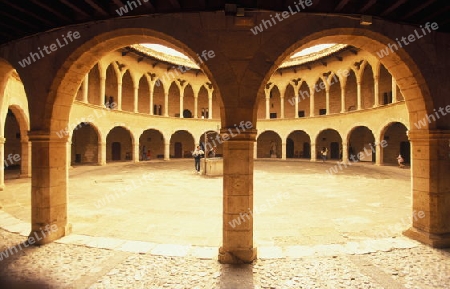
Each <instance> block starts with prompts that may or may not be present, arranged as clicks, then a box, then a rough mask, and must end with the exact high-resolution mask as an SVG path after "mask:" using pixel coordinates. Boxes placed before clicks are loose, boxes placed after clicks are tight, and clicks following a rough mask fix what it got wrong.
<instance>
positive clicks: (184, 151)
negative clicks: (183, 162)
mask: <svg viewBox="0 0 450 289" xmlns="http://www.w3.org/2000/svg"><path fill="white" fill-rule="evenodd" d="M194 148H195V141H194V137H193V136H192V134H191V133H190V132H188V131H186V130H178V131H176V132H174V133H173V134H172V136H171V137H170V158H190V157H192V153H191V152H192V151H193V150H194Z"/></svg>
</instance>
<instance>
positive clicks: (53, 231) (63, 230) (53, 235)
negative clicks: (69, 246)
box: [28, 224, 72, 245]
mask: <svg viewBox="0 0 450 289" xmlns="http://www.w3.org/2000/svg"><path fill="white" fill-rule="evenodd" d="M55 226H56V228H55ZM71 233H72V224H67V225H65V226H63V227H61V226H58V225H56V224H53V225H51V226H48V227H47V229H46V228H41V229H39V230H32V231H31V233H30V234H29V235H28V242H30V239H33V240H34V242H33V243H34V244H36V245H44V244H48V243H51V242H53V241H55V240H58V239H60V238H62V237H64V236H67V235H70V234H71ZM33 243H31V242H30V244H33Z"/></svg>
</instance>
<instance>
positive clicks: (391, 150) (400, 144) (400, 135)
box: [381, 122, 411, 165]
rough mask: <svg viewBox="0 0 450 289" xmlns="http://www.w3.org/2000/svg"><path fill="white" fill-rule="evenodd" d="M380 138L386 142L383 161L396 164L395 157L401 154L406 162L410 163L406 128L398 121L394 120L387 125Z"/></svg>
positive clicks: (409, 146) (409, 147) (409, 148)
mask: <svg viewBox="0 0 450 289" xmlns="http://www.w3.org/2000/svg"><path fill="white" fill-rule="evenodd" d="M381 139H383V140H385V141H386V142H387V146H386V147H385V148H384V150H383V163H384V164H390V165H396V164H397V163H398V162H397V157H398V155H399V154H401V155H402V157H403V159H404V160H405V163H406V164H410V163H411V145H410V142H409V139H408V128H407V127H406V126H405V125H404V124H402V123H400V122H394V123H391V124H389V125H387V126H386V127H385V129H384V132H383V133H382V134H381Z"/></svg>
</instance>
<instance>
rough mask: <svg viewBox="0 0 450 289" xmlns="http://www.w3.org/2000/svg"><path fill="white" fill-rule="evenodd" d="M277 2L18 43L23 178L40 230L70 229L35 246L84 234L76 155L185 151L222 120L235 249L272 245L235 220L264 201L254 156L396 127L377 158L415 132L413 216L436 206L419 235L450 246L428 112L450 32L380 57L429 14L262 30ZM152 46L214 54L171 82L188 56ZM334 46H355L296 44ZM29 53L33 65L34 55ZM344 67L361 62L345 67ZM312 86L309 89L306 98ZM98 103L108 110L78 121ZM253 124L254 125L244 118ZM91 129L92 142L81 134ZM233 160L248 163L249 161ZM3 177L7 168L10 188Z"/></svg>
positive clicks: (440, 140)
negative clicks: (75, 218) (150, 47)
mask: <svg viewBox="0 0 450 289" xmlns="http://www.w3.org/2000/svg"><path fill="white" fill-rule="evenodd" d="M313 2H314V1H313ZM143 6H144V5H143ZM137 9H138V8H136V10H137ZM271 13H273V12H272V11H260V12H258V13H255V14H252V13H251V12H249V13H248V14H247V13H246V17H247V18H248V19H247V18H242V19H243V20H246V21H240V19H239V17H235V16H228V15H226V13H223V11H213V12H204V11H200V12H196V13H182V12H180V13H175V14H164V13H163V14H158V15H154V16H152V17H148V16H146V15H143V16H134V17H119V18H111V19H105V20H101V21H95V22H89V23H80V24H74V25H71V26H70V27H58V28H57V29H54V30H50V31H45V32H44V31H41V32H40V33H38V34H35V35H31V36H28V37H24V38H21V39H15V40H14V41H10V42H8V43H4V44H3V45H2V46H1V47H0V76H1V77H2V79H1V82H0V83H1V85H0V97H2V102H1V107H0V109H1V117H2V118H1V119H2V120H5V119H7V118H8V117H12V115H11V113H12V114H13V115H14V116H15V118H16V119H17V122H18V127H17V131H18V132H17V136H18V137H19V138H20V141H17V140H16V143H15V148H14V149H15V150H20V151H21V154H20V156H21V175H22V176H25V177H31V182H32V189H31V196H32V197H31V200H32V205H31V207H32V211H31V214H32V228H31V232H30V236H31V235H33V234H35V233H39V232H40V228H41V227H43V226H46V225H51V226H56V227H57V231H56V232H54V233H53V234H50V235H46V236H45V238H42V240H37V242H36V243H38V244H45V243H49V242H52V241H55V240H57V239H59V238H61V237H63V236H66V235H68V234H70V224H69V223H68V210H67V206H68V201H67V183H68V170H69V166H70V164H71V163H76V162H77V163H82V162H87V163H97V164H99V165H105V164H106V163H107V162H109V161H112V160H125V159H128V160H132V161H134V162H138V161H139V155H140V154H139V150H140V147H141V146H142V145H146V147H147V148H149V150H150V151H151V157H155V158H158V157H159V158H163V159H165V160H169V159H170V158H172V157H185V156H186V152H189V151H190V150H192V149H193V146H194V144H195V143H198V142H200V141H202V135H203V134H204V132H207V131H215V130H216V127H217V126H219V128H220V136H221V137H222V139H223V136H225V135H226V134H233V137H229V139H228V140H226V141H224V142H223V143H221V144H220V148H219V150H218V153H219V154H220V155H222V156H223V160H224V165H223V224H224V226H223V239H222V244H221V248H220V250H219V252H218V255H219V261H220V262H222V263H241V262H245V263H248V262H252V261H253V260H254V259H255V258H256V256H257V253H256V252H257V250H256V249H257V248H255V247H254V245H253V221H252V220H251V219H250V218H249V220H248V221H247V222H245V225H243V226H238V227H236V228H233V227H231V226H227V225H226V224H228V223H229V222H233V220H234V219H236V218H240V216H241V214H243V213H246V212H248V211H253V162H254V159H255V158H268V157H271V154H270V151H271V147H272V142H273V143H275V146H273V147H274V148H276V149H275V150H276V151H274V152H273V155H274V156H275V157H277V158H281V159H286V158H308V159H310V160H311V161H315V160H316V159H317V154H318V152H319V151H320V148H321V147H323V146H326V147H328V148H329V149H330V150H331V157H332V158H335V159H339V158H340V156H339V150H342V158H343V159H349V157H350V156H349V149H350V147H352V150H353V151H354V152H355V153H357V152H360V151H362V150H364V146H365V145H367V144H369V143H380V142H381V141H383V140H385V139H386V133H387V131H390V133H389V140H388V142H389V143H390V144H389V145H388V146H387V147H386V148H384V149H382V148H381V147H380V146H379V145H378V146H376V147H375V154H374V159H373V161H374V162H375V163H376V164H378V165H380V164H383V163H395V157H396V154H398V151H399V146H400V143H402V142H408V140H409V142H410V144H411V171H412V173H411V178H412V199H413V200H412V210H411V213H412V214H413V212H419V211H421V212H424V213H425V217H424V218H413V217H411V220H412V223H411V226H410V228H409V229H408V230H407V231H406V232H405V234H406V235H407V236H409V237H411V238H413V239H416V240H419V241H421V242H423V243H426V244H429V245H430V246H433V247H449V246H450V218H449V215H450V178H448V176H449V174H450V159H449V153H450V147H449V140H450V121H449V119H450V118H449V117H448V116H444V115H443V116H442V117H440V118H436V119H435V121H427V122H421V120H423V119H424V117H426V116H427V115H433V114H434V113H435V110H437V109H439V108H445V107H447V106H448V105H449V98H448V91H450V82H449V81H448V68H449V67H450V59H449V58H448V55H447V54H448V51H447V47H446V46H445V45H444V43H448V42H449V41H450V35H449V34H448V33H444V32H439V30H437V31H431V32H430V33H428V34H427V35H423V37H421V38H420V39H417V40H416V41H414V43H411V44H410V45H407V46H404V47H402V49H398V50H397V51H395V52H393V53H389V54H387V55H384V56H383V57H382V58H379V57H377V52H378V51H382V50H383V49H385V48H386V47H387V46H388V45H389V44H390V43H396V39H397V38H399V37H402V36H408V35H410V34H412V33H414V31H415V29H416V27H415V26H412V25H405V24H398V23H393V22H390V21H385V20H382V19H374V20H373V23H372V25H370V26H363V25H361V24H360V21H359V19H356V20H355V19H352V18H348V17H339V16H336V17H325V16H322V15H314V14H307V13H296V14H295V15H292V16H291V17H288V18H285V19H283V21H282V22H281V21H280V22H279V23H277V25H274V26H273V27H268V28H267V29H266V30H264V31H261V32H259V33H258V34H257V35H254V33H252V32H251V31H250V28H252V27H254V24H255V23H261V21H262V20H264V19H270V17H271V16H270V15H271ZM312 23H314V25H311V24H312ZM423 24H425V23H423ZM70 31H77V33H78V34H77V35H79V36H80V37H79V38H76V41H74V42H71V43H67V45H65V46H64V47H60V48H59V49H58V50H57V51H54V52H53V50H52V53H47V54H46V55H45V57H41V58H40V59H38V61H36V60H35V59H34V58H33V59H32V60H33V62H32V61H31V60H30V59H29V55H31V56H33V55H34V54H30V49H31V50H32V51H37V50H38V49H39V47H43V45H48V44H49V43H55V41H58V39H59V37H61V35H69V32H70ZM73 36H74V38H75V34H73ZM139 43H159V44H162V45H165V46H168V47H174V48H177V49H178V50H180V51H182V52H183V53H185V54H186V55H188V56H189V57H191V59H194V60H197V59H200V60H201V61H200V62H198V63H197V64H198V66H199V67H198V68H195V67H191V68H192V69H190V70H188V71H185V72H184V73H180V75H177V76H176V77H175V78H171V77H167V78H165V79H161V78H162V76H163V75H164V73H166V72H170V70H172V69H173V68H171V67H172V66H173V65H180V64H181V65H184V64H183V63H176V61H172V60H170V59H161V58H158V57H162V56H161V55H157V54H154V55H143V53H142V52H139V51H137V50H128V48H129V47H131V45H135V44H139ZM322 43H338V44H345V45H346V46H345V47H343V48H341V49H339V50H337V51H329V52H328V53H325V54H320V53H319V56H318V58H315V59H313V58H311V59H308V60H307V61H306V62H298V63H296V62H295V59H293V60H291V62H290V63H289V61H290V58H289V57H290V56H291V55H293V53H294V52H298V51H300V50H302V49H303V48H306V47H310V46H314V45H316V44H322ZM205 52H206V54H203V53H205ZM210 52H211V54H210ZM198 55H200V56H201V57H202V58H203V59H204V61H202V58H200V56H198ZM27 57H28V62H26V64H27V65H22V64H23V63H25V60H24V58H27ZM205 57H207V58H205ZM141 58H142V59H147V60H145V61H143V60H142V59H141ZM148 59H151V60H152V61H154V62H152V63H153V64H152V65H149V64H148V63H149V62H148ZM206 59H207V61H206ZM21 61H23V62H22V64H20V62H21ZM285 63H287V64H285ZM19 64H20V65H19ZM342 69H347V70H348V72H349V74H348V75H346V74H342V73H339V71H342ZM330 79H333V80H336V79H338V80H339V81H338V82H337V81H330ZM157 81H160V82H161V85H160V86H156V85H155V84H156V83H157ZM317 87H319V88H320V87H323V89H315V88H317ZM304 91H307V92H308V93H309V94H308V97H304V98H302V99H299V97H302V96H301V95H299V94H300V92H304ZM105 96H107V97H109V96H112V97H113V99H114V101H115V102H116V103H117V108H116V109H108V108H106V107H105V106H104V103H105ZM291 99H294V101H290V100H291ZM8 111H9V112H10V113H9V114H8ZM88 115H95V116H98V117H93V118H92V119H88V120H87V121H86V122H88V124H86V123H85V125H83V126H81V127H80V128H79V129H77V130H74V129H73V128H74V127H77V126H78V125H79V123H78V122H79V121H80V120H82V119H83V117H84V118H85V119H86V116H88ZM149 120H151V123H152V125H151V126H148V125H147V123H148V121H149ZM242 122H244V123H246V122H250V123H251V124H252V126H250V127H247V126H245V127H246V129H245V130H242V129H241V127H240V126H239V124H241V123H242ZM4 123H5V122H2V124H3V125H2V132H3V135H2V136H1V142H0V156H1V157H2V158H5V156H8V155H9V154H10V153H13V152H12V150H9V147H8V146H7V143H8V140H9V138H10V135H8V134H9V131H8V130H11V128H10V127H6V128H5V125H4ZM418 123H420V124H421V126H420V127H418V125H415V124H418ZM174 127H175V128H177V129H176V130H174V129H173V128H174ZM406 131H408V134H407V135H406ZM61 132H67V133H61ZM216 133H217V132H216ZM142 135H145V136H144V137H141V136H142ZM76 136H78V137H79V139H83V141H84V143H81V142H77V143H75V142H74V137H76ZM220 136H219V135H217V137H220ZM11 137H12V138H15V137H16V136H15V135H14V136H11ZM5 138H6V144H5ZM148 139H152V140H156V139H158V141H157V142H147V140H148ZM114 143H119V144H118V145H114ZM391 144H392V146H391ZM77 155H79V156H77ZM231 160H239V165H234V164H233V163H234V162H235V161H233V162H231ZM371 161H372V160H371ZM3 174H4V172H3V170H2V171H1V172H0V182H1V183H0V185H1V186H2V187H4V176H3ZM405 229H407V228H405Z"/></svg>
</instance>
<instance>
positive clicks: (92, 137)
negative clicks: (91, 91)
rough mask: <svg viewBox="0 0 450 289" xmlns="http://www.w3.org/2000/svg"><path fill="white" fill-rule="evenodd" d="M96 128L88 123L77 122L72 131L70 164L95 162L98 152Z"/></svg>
mask: <svg viewBox="0 0 450 289" xmlns="http://www.w3.org/2000/svg"><path fill="white" fill-rule="evenodd" d="M98 143H99V136H98V132H97V129H96V128H95V127H94V125H92V124H90V123H83V122H82V123H80V124H78V125H77V126H76V127H75V128H74V130H73V132H72V144H71V164H72V165H81V164H96V163H98V154H99V147H98Z"/></svg>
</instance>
